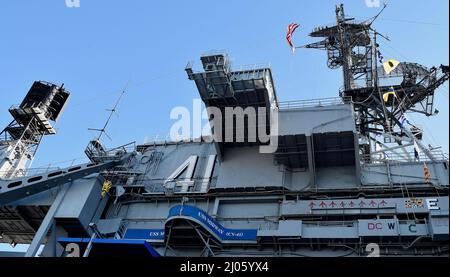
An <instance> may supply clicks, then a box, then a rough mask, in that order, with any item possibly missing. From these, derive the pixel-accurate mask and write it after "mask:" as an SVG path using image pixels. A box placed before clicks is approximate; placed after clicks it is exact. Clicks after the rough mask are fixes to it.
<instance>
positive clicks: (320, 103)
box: [278, 97, 352, 110]
mask: <svg viewBox="0 0 450 277" xmlns="http://www.w3.org/2000/svg"><path fill="white" fill-rule="evenodd" d="M351 100H352V99H351V97H330V98H322V99H311V100H296V101H284V102H279V103H278V106H279V107H280V110H290V109H302V108H313V107H325V106H333V105H341V104H348V103H351Z"/></svg>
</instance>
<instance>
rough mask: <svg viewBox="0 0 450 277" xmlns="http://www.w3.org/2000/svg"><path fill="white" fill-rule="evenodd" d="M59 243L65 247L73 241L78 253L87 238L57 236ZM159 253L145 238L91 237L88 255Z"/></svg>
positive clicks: (121, 255) (135, 255)
mask: <svg viewBox="0 0 450 277" xmlns="http://www.w3.org/2000/svg"><path fill="white" fill-rule="evenodd" d="M58 242H59V244H61V245H62V246H63V247H66V246H67V245H68V244H70V243H74V244H76V245H78V246H79V247H80V254H81V256H82V255H83V254H82V253H83V252H84V251H85V250H86V248H87V246H88V244H89V242H90V239H89V238H59V239H58ZM159 256H160V255H159V253H158V252H157V251H156V250H155V249H154V248H153V247H152V246H151V245H150V243H148V242H147V241H145V240H133V239H121V240H117V239H93V240H92V249H91V251H90V252H89V257H159Z"/></svg>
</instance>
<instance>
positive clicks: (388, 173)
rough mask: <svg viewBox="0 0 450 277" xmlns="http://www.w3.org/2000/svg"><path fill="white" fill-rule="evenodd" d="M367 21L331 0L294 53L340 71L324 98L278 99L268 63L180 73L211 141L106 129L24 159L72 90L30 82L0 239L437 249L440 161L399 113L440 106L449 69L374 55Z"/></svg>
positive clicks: (82, 249)
mask: <svg viewBox="0 0 450 277" xmlns="http://www.w3.org/2000/svg"><path fill="white" fill-rule="evenodd" d="M372 23H373V21H364V22H357V21H355V20H353V19H350V18H347V17H346V16H345V12H344V6H343V5H339V6H337V7H336V21H335V23H334V24H331V25H330V26H323V27H318V28H316V29H314V30H313V31H312V32H311V33H310V36H311V37H312V38H314V39H317V42H315V43H312V44H308V45H304V46H301V47H298V48H299V49H301V50H298V51H304V52H306V53H307V52H308V51H312V50H313V49H315V50H322V51H323V53H324V54H325V55H324V59H325V58H326V61H327V66H328V67H329V68H330V69H339V70H342V73H343V75H342V76H343V83H342V88H341V90H340V91H336V97H335V98H327V99H311V100H301V101H291V102H283V101H279V98H278V96H277V91H276V84H275V83H274V80H273V76H274V75H276V72H272V69H271V68H270V67H268V66H257V65H255V66H252V67H236V68H235V67H233V66H231V63H230V57H229V56H228V55H227V54H226V53H224V52H209V53H206V54H203V55H201V57H200V60H201V63H202V66H203V67H202V68H201V69H195V68H194V67H193V66H192V65H191V63H189V64H188V66H187V67H186V69H185V71H186V75H187V78H186V82H189V81H192V82H193V83H195V85H196V87H197V89H198V93H199V96H200V98H201V99H202V101H203V103H204V105H205V107H206V110H207V112H208V116H209V118H210V123H211V133H210V134H209V136H207V137H206V136H205V137H201V138H198V139H195V138H194V139H191V140H186V139H182V140H166V141H152V142H148V143H144V144H141V145H136V144H135V143H130V144H127V145H122V146H119V147H115V148H112V149H110V148H107V147H106V146H105V144H104V142H103V141H102V139H101V137H102V134H103V133H104V132H103V131H104V129H101V130H100V131H101V135H100V136H99V137H98V138H96V139H93V140H92V141H90V142H89V143H88V146H87V148H86V150H85V154H86V156H87V157H88V158H89V160H90V162H89V163H87V164H79V165H73V166H70V167H68V168H58V169H51V170H45V171H36V170H33V169H32V168H30V167H29V166H28V165H29V164H30V162H31V161H32V160H33V159H34V157H35V155H37V154H39V153H37V152H36V150H37V148H38V146H39V144H40V142H41V141H42V140H43V139H45V137H46V136H48V135H54V134H55V133H56V129H55V128H54V127H53V125H54V122H55V121H56V120H57V119H58V118H59V117H60V116H61V115H62V113H63V110H64V107H65V106H66V104H67V103H68V101H67V100H68V99H69V97H70V94H71V92H69V90H68V88H66V87H65V86H63V85H56V84H52V83H48V82H44V81H37V82H34V84H33V85H32V86H31V88H30V90H29V92H28V93H27V94H26V95H25V98H24V100H23V102H22V103H21V104H20V105H17V106H13V107H11V108H10V109H9V113H10V116H11V124H9V125H8V126H7V127H6V128H4V130H3V131H2V132H1V135H0V243H9V244H29V247H28V250H27V251H26V253H22V256H25V257H35V256H42V257H99V256H107V257H111V256H148V257H160V256H169V257H358V256H370V255H372V256H383V257H384V256H387V257H390V256H448V243H449V236H448V233H449V225H448V224H449V197H448V186H449V174H448V170H449V169H448V167H449V160H448V156H447V154H445V153H442V152H440V150H439V149H434V148H432V147H431V148H430V147H429V146H426V145H424V143H423V142H422V137H423V130H422V129H421V128H419V127H418V126H415V125H414V124H412V123H411V122H410V121H409V120H408V114H410V113H417V114H423V115H424V117H425V116H432V115H433V116H434V115H436V112H435V108H434V95H435V91H436V89H437V88H438V87H440V86H441V85H442V84H444V83H445V82H447V81H448V78H449V71H448V66H444V65H439V66H435V67H432V68H427V67H425V66H422V65H420V64H417V63H413V62H399V61H396V60H384V58H383V57H382V56H381V54H380V51H379V49H378V47H379V43H381V42H380V40H381V39H382V38H380V36H382V35H380V33H378V32H377V31H376V30H375V29H374V28H373V26H372V25H373V24H372ZM291 35H292V34H291ZM294 49H295V48H294ZM230 54H231V53H230ZM67 87H70V86H69V85H67ZM72 93H76V92H72ZM230 112H231V113H230ZM220 115H224V116H220ZM239 118H240V119H242V121H239V120H238V119H239ZM240 123H242V124H240ZM62 124H64V123H63V119H62ZM138 139H139V138H138ZM10 254H11V255H12V253H10Z"/></svg>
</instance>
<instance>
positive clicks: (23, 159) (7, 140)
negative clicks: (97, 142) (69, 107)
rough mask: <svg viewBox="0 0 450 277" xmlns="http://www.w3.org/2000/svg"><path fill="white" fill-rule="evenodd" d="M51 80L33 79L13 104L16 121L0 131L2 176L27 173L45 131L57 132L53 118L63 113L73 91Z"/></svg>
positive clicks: (8, 177)
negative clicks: (18, 99) (19, 100)
mask: <svg viewBox="0 0 450 277" xmlns="http://www.w3.org/2000/svg"><path fill="white" fill-rule="evenodd" d="M63 86H64V85H62V86H57V85H54V84H51V83H48V82H43V81H37V82H34V84H33V85H32V87H31V89H30V90H29V92H28V94H27V95H26V97H25V99H24V100H23V101H22V103H21V104H20V106H18V107H15V106H13V107H11V108H10V109H9V112H10V114H11V115H12V117H13V121H12V122H11V123H10V124H9V125H8V126H7V127H6V128H5V129H3V131H2V132H1V133H0V179H11V178H15V177H20V176H23V175H25V170H26V169H27V167H29V166H30V165H31V163H32V161H33V159H34V157H35V154H36V151H37V149H38V147H39V145H40V143H41V141H42V138H43V137H44V136H46V135H53V134H56V130H55V128H54V127H53V126H52V124H51V122H56V121H57V120H58V118H59V116H60V115H61V113H62V111H63V109H64V106H65V104H66V103H67V100H68V99H69V96H70V93H69V92H67V91H66V90H65V89H64V87H63Z"/></svg>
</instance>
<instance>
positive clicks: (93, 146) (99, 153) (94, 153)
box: [84, 81, 130, 163]
mask: <svg viewBox="0 0 450 277" xmlns="http://www.w3.org/2000/svg"><path fill="white" fill-rule="evenodd" d="M129 83H130V81H128V82H127V84H126V85H125V87H124V89H123V90H122V91H121V92H120V95H119V97H118V98H117V101H116V103H115V104H114V106H113V108H112V109H107V111H108V112H109V116H108V119H107V120H106V122H105V125H103V128H101V129H95V128H89V129H88V130H89V131H96V132H99V135H98V137H97V138H96V139H94V140H91V141H90V142H89V144H88V146H87V147H86V149H85V150H84V153H85V154H86V155H87V156H88V158H89V159H90V160H91V161H92V162H94V163H97V162H100V161H102V159H103V158H105V157H107V151H106V149H105V147H104V146H103V145H102V143H101V142H100V139H101V138H102V136H103V135H105V136H106V137H107V138H109V139H110V140H112V138H111V137H110V136H109V135H108V133H107V132H106V129H107V128H108V126H109V124H110V123H111V120H112V116H113V115H114V114H116V111H117V108H118V107H119V103H120V101H121V100H122V98H123V96H124V95H125V93H126V91H127V88H128V85H129Z"/></svg>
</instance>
